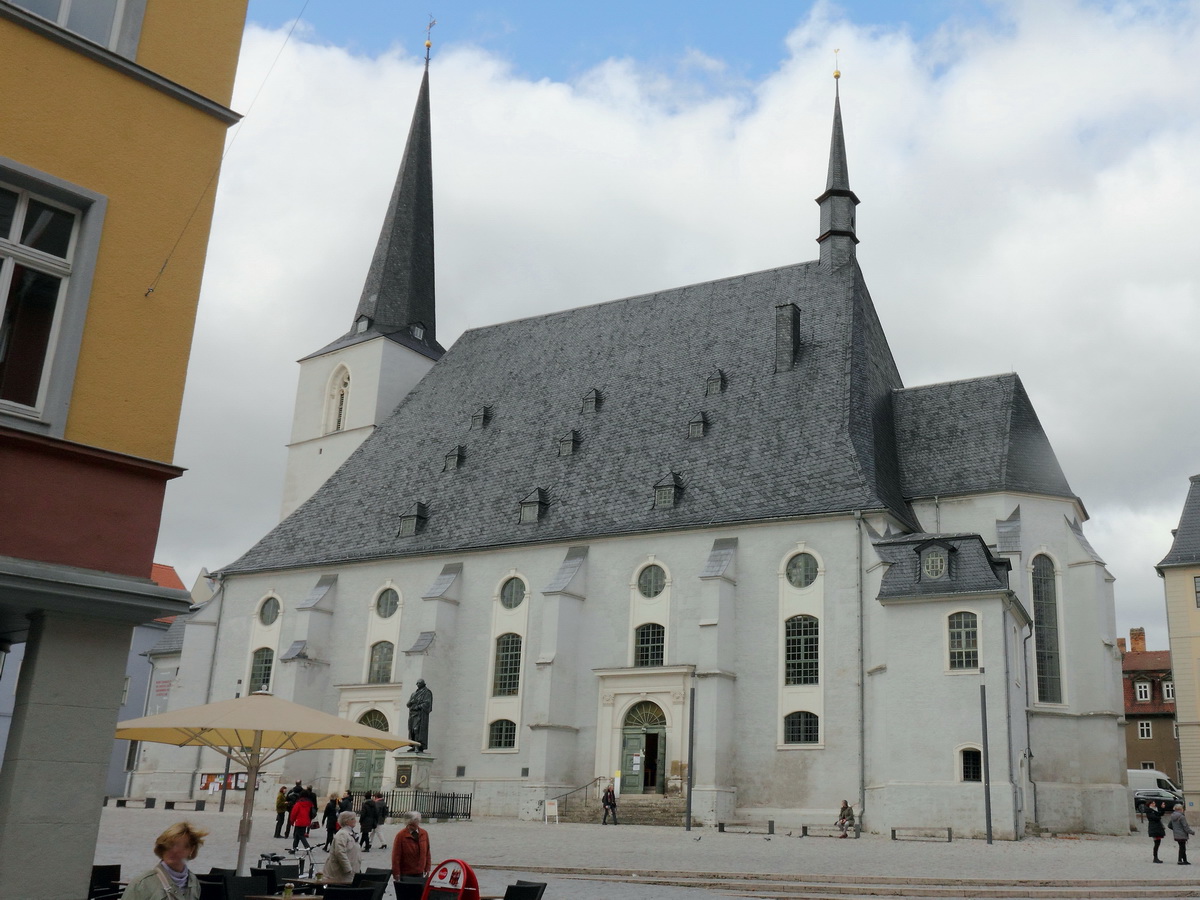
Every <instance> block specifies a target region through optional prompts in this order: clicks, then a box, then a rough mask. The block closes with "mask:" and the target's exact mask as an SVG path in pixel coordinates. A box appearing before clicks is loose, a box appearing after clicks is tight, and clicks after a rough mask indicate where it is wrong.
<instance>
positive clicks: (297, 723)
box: [117, 691, 415, 874]
mask: <svg viewBox="0 0 1200 900" xmlns="http://www.w3.org/2000/svg"><path fill="white" fill-rule="evenodd" d="M117 738H118V739H119V740H125V741H151V742H152V743H156V744H174V745H176V746H178V747H209V748H211V749H213V750H216V751H217V752H218V753H220V754H221V755H222V756H227V757H229V758H230V759H231V760H233V761H234V762H236V763H240V764H241V765H243V766H245V767H246V799H245V801H244V802H243V804H242V820H241V823H240V824H239V825H238V861H237V870H238V873H239V874H242V873H244V872H245V869H244V864H245V861H246V844H247V843H249V841H250V826H251V824H252V822H253V819H254V792H255V790H256V789H257V781H258V770H259V769H260V768H261V767H262V766H265V765H266V764H267V763H272V762H275V761H277V760H280V759H283V758H284V757H285V756H291V755H292V754H293V753H296V752H298V751H300V750H395V749H396V748H397V747H406V746H409V745H411V744H413V743H415V741H410V740H406V739H405V738H398V737H393V736H392V735H390V734H388V733H387V732H383V731H379V730H377V729H375V728H369V727H368V726H366V725H359V724H358V723H357V722H351V721H349V720H347V719H340V718H338V717H337V716H331V715H329V713H323V712H321V711H320V710H316V709H312V708H310V707H307V706H301V705H300V704H299V703H292V702H291V701H290V700H283V699H281V698H279V697H276V696H274V695H272V694H269V693H266V692H262V691H260V692H256V693H253V694H247V695H246V696H245V697H239V698H237V699H234V700H218V701H217V702H216V703H206V704H204V705H203V706H189V707H187V708H185V709H174V710H171V711H170V712H165V713H159V714H158V715H156V716H146V717H144V718H141V719H129V720H128V721H126V722H118V723H117Z"/></svg>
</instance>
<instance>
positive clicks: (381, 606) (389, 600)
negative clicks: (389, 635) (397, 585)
mask: <svg viewBox="0 0 1200 900" xmlns="http://www.w3.org/2000/svg"><path fill="white" fill-rule="evenodd" d="M399 608H400V595H399V594H397V593H396V592H395V591H394V590H392V589H391V588H388V589H387V590H385V591H383V592H382V593H381V594H380V595H379V598H378V599H377V600H376V601H375V612H377V613H379V618H381V619H390V618H391V617H392V616H394V615H395V614H396V610H397V609H399Z"/></svg>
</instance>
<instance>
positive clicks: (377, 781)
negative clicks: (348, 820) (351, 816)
mask: <svg viewBox="0 0 1200 900" xmlns="http://www.w3.org/2000/svg"><path fill="white" fill-rule="evenodd" d="M358 724H360V725H366V726H367V727H368V728H378V729H379V730H380V731H388V730H390V729H389V728H388V720H387V716H385V715H384V714H383V713H381V712H380V711H379V710H377V709H371V710H368V711H367V712H365V713H363V714H362V715H361V716H360V717H359V719H358ZM386 759H387V751H386V750H355V751H354V761H353V763H352V764H351V766H350V790H352V791H377V790H379V788H381V787H382V786H383V764H384V761H385V760H386Z"/></svg>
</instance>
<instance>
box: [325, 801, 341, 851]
mask: <svg viewBox="0 0 1200 900" xmlns="http://www.w3.org/2000/svg"><path fill="white" fill-rule="evenodd" d="M339 812H341V810H340V809H338V795H337V794H330V795H329V799H328V800H327V801H326V802H325V809H323V810H322V811H321V824H322V825H324V826H325V845H324V846H323V847H321V849H322V850H328V849H329V845H330V844H332V843H333V835H334V833H335V832H336V831H337V830H338V813H339Z"/></svg>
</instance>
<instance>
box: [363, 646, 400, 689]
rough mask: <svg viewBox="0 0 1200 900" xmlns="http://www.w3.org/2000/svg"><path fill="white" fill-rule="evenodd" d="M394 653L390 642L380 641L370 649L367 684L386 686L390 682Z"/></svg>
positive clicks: (394, 650)
mask: <svg viewBox="0 0 1200 900" xmlns="http://www.w3.org/2000/svg"><path fill="white" fill-rule="evenodd" d="M395 653H396V647H395V645H393V644H392V643H391V642H390V641H380V642H379V643H378V644H375V645H374V646H373V647H371V665H370V667H369V668H368V669H367V684H387V683H388V682H390V681H391V680H392V657H393V656H394V655H395Z"/></svg>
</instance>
